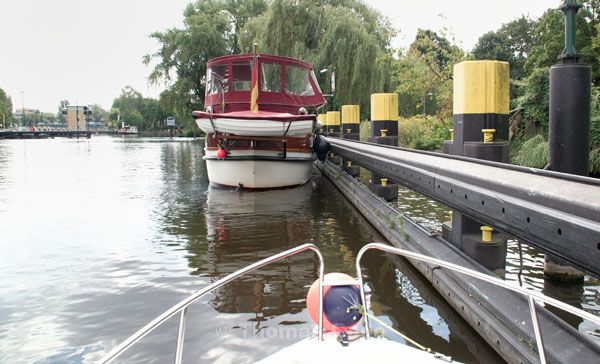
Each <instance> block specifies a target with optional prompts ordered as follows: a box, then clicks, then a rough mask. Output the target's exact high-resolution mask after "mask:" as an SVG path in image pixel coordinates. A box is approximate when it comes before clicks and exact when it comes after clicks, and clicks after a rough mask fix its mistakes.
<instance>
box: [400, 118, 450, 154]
mask: <svg viewBox="0 0 600 364" xmlns="http://www.w3.org/2000/svg"><path fill="white" fill-rule="evenodd" d="M450 128H452V122H450V121H447V122H445V123H444V122H442V121H440V120H439V119H437V118H436V117H434V116H413V117H411V118H401V119H400V124H399V128H398V134H399V137H398V144H399V145H400V146H401V147H406V148H412V149H420V150H441V149H442V144H443V142H444V140H449V139H450Z"/></svg>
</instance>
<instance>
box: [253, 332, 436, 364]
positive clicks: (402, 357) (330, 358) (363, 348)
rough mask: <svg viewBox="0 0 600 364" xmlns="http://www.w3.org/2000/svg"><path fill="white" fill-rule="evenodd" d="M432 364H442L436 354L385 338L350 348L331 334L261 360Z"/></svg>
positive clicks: (267, 363)
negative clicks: (323, 338)
mask: <svg viewBox="0 0 600 364" xmlns="http://www.w3.org/2000/svg"><path fill="white" fill-rule="evenodd" d="M324 362H335V363H359V364H365V363H372V362H377V363H387V362H399V363H401V362H404V363H431V364H440V363H444V362H447V361H444V360H441V359H440V358H438V357H436V356H435V355H434V354H432V353H428V352H425V351H421V350H418V349H415V348H412V347H410V346H408V345H404V344H401V343H398V342H395V341H391V340H388V339H383V338H371V339H368V340H367V339H365V338H360V339H358V340H356V341H353V342H351V343H350V345H348V346H347V347H343V346H342V345H341V344H340V343H338V341H337V340H336V335H335V334H328V335H326V336H325V340H324V341H319V340H318V339H316V338H307V339H304V340H302V341H299V342H297V343H295V344H292V345H290V346H288V347H286V348H283V349H282V350H280V351H278V352H276V353H275V354H272V355H270V356H268V357H266V358H264V359H262V360H260V361H258V363H261V364H272V363H277V364H279V363H297V364H300V363H306V364H312V363H324Z"/></svg>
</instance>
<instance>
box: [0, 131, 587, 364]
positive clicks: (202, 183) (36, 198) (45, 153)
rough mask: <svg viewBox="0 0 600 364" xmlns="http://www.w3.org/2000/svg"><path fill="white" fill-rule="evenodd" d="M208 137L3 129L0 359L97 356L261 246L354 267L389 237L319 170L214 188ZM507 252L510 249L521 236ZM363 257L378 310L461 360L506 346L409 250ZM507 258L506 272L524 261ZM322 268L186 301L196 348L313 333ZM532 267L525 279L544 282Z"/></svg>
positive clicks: (161, 340)
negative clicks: (415, 264) (370, 245)
mask: <svg viewBox="0 0 600 364" xmlns="http://www.w3.org/2000/svg"><path fill="white" fill-rule="evenodd" d="M202 146H203V141H201V140H183V139H180V140H177V139H176V140H169V139H121V138H110V137H95V138H93V139H91V140H69V139H62V140H61V139H56V140H0V233H1V235H0V282H2V283H1V284H0V362H2V363H88V362H94V360H97V359H98V358H99V357H101V356H102V354H104V353H106V352H107V351H108V350H110V349H111V348H113V347H114V346H115V345H117V344H118V343H120V342H121V341H122V340H124V339H125V338H126V337H128V336H129V335H130V334H132V333H133V332H135V331H136V330H137V329H139V328H140V327H142V326H143V325H145V324H146V323H147V322H149V321H150V320H151V319H153V318H154V317H156V316H157V315H158V314H160V313H162V312H163V311H165V310H166V309H168V308H169V307H170V306H172V305H173V304H175V303H177V302H178V301H180V300H181V299H183V298H184V297H186V296H187V295H189V294H191V293H192V292H194V291H196V290H198V289H200V288H202V287H204V286H205V285H207V284H209V283H211V282H213V281H215V280H217V279H218V278H220V277H223V276H225V275H226V274H228V273H231V272H233V271H235V270H237V269H239V268H242V267H244V266H246V265H248V264H250V263H253V262H255V261H256V260H258V259H262V258H264V257H267V256H269V255H272V254H275V253H277V252H280V251H282V250H284V249H288V248H290V247H293V246H296V245H299V244H301V243H305V242H314V243H315V244H317V245H318V246H319V247H320V248H321V249H322V251H323V253H324V255H325V261H326V270H327V271H330V272H332V271H339V272H345V273H349V274H352V273H353V272H352V267H353V264H354V259H355V256H356V254H357V252H358V250H359V249H360V248H361V247H362V246H363V245H364V243H366V242H370V241H381V237H380V236H379V234H378V233H377V232H376V231H375V230H374V229H373V228H372V227H371V226H370V225H369V224H368V223H367V222H366V221H365V220H364V219H363V218H362V216H361V215H359V214H358V213H357V212H355V211H354V209H353V208H352V206H351V205H350V204H349V203H348V202H347V201H346V200H345V199H344V198H343V197H342V196H341V194H340V193H339V192H337V191H336V190H335V188H334V187H333V186H332V185H331V184H330V183H329V182H328V181H327V180H326V179H325V178H323V177H322V176H321V175H319V174H318V172H316V171H315V173H314V178H313V180H312V182H311V183H309V184H307V185H305V186H303V187H300V188H296V189H292V190H285V191H273V192H261V193H239V192H235V191H223V190H217V189H212V188H209V187H208V180H207V177H206V171H205V164H204V163H203V161H202ZM407 193H408V192H407ZM410 199H414V200H415V201H416V202H414V203H413V204H412V205H411V204H410V203H409V202H407V204H408V206H413V208H412V210H419V209H420V207H419V206H421V205H423V206H425V208H423V209H422V211H421V212H419V211H413V212H415V213H418V215H421V216H423V217H422V218H423V219H425V220H427V221H429V223H431V224H432V226H433V227H435V226H436V222H435V221H438V220H439V218H436V216H433V215H435V214H443V213H444V212H443V211H442V210H441V209H440V208H439V207H435V206H434V207H432V208H426V205H427V204H428V202H424V200H423V199H422V198H420V197H419V196H417V195H407V196H406V199H405V200H404V199H403V200H401V203H403V202H402V201H410ZM409 210H410V209H409ZM430 214H433V215H432V216H428V215H430ZM436 219H437V220H436ZM513 245H514V244H513ZM509 254H511V257H509V260H511V261H514V255H515V253H514V249H513V248H511V253H509ZM525 254H526V257H527V259H528V261H527V264H526V268H525V269H529V270H531V271H532V272H538V271H539V269H537V270H536V269H534V268H535V267H536V266H538V265H539V264H540V260H539V258H538V257H537V256H536V255H535V254H537V253H535V252H533V253H531V252H525ZM365 262H366V264H365V266H366V270H365V273H366V275H367V284H368V285H369V288H370V290H371V292H372V294H371V301H372V309H373V311H374V313H375V314H376V315H378V316H379V317H380V318H381V319H382V320H384V321H386V322H388V323H390V324H392V325H393V326H394V327H395V328H397V329H399V330H400V331H402V332H404V333H406V334H408V335H409V336H411V337H412V338H413V339H415V340H416V341H418V342H420V343H422V344H424V345H426V346H428V347H431V348H432V349H433V350H435V351H440V352H443V353H445V354H447V355H450V356H452V357H453V358H454V359H455V360H459V361H464V362H496V361H499V360H500V359H499V358H498V357H497V356H496V355H495V354H494V353H493V351H492V350H491V349H490V348H489V347H488V346H487V345H486V344H485V343H484V342H483V340H481V339H480V338H479V337H478V336H477V334H476V333H475V332H474V331H473V330H472V329H471V328H470V327H469V326H468V325H467V324H466V323H465V322H464V321H462V320H461V319H460V318H459V317H457V315H456V314H454V312H453V311H452V309H451V308H450V307H449V306H448V305H447V304H446V303H445V302H444V300H443V298H442V297H441V296H439V295H438V294H437V293H436V292H435V290H433V289H432V287H431V286H430V285H429V283H428V282H427V281H426V280H425V279H423V278H422V277H421V276H420V275H419V274H418V272H416V271H415V270H414V269H413V268H412V267H411V266H410V265H408V264H406V262H404V261H403V260H401V259H389V258H386V257H384V256H381V255H378V254H377V253H372V254H369V255H368V256H367V259H366V261H365ZM511 264H512V265H511V267H509V268H508V269H507V271H508V272H507V276H511V275H512V276H515V277H516V276H517V273H518V269H519V267H518V263H517V266H516V269H517V270H515V265H514V262H513V263H511ZM532 267H533V268H532ZM317 269H318V268H317V264H316V262H315V260H314V258H313V257H312V256H311V255H310V254H305V255H300V256H297V257H294V258H291V259H290V260H288V261H285V262H282V263H280V264H276V265H272V266H269V267H266V268H265V269H263V270H261V271H259V272H258V273H256V274H252V275H249V276H247V277H244V278H243V279H240V280H237V281H235V282H233V283H231V284H229V285H227V286H225V287H223V288H221V289H219V290H218V291H216V292H214V293H212V294H208V295H206V296H204V297H203V298H202V299H201V300H199V301H198V302H197V303H196V304H194V305H192V306H191V308H190V311H189V314H188V321H187V331H186V346H185V349H184V354H185V358H184V359H185V361H186V362H205V361H213V362H223V363H228V362H236V363H237V362H251V361H254V360H257V359H261V358H263V357H264V356H266V355H268V354H270V353H273V352H275V351H277V350H279V349H281V348H283V347H284V346H287V345H289V344H290V343H293V342H295V341H298V340H300V339H301V338H303V337H305V336H306V335H308V333H309V332H310V331H311V329H312V327H313V325H312V323H311V321H310V318H309V316H308V313H307V311H306V309H305V297H306V290H307V287H308V285H310V283H312V282H313V281H314V280H315V279H316V277H317ZM535 274H537V273H533V274H530V275H528V276H527V277H526V278H524V279H525V282H526V283H527V284H530V285H533V286H536V287H538V288H539V289H544V287H543V283H542V285H541V286H540V279H541V278H539V277H536V276H535ZM528 277H529V278H528ZM542 281H543V280H542ZM590 282H591V281H589V280H588V282H587V283H586V286H585V289H584V288H581V291H582V292H584V293H583V294H582V292H578V294H579V296H577V297H578V299H580V298H581V297H582V296H583V297H585V298H584V299H583V304H584V305H586V308H588V309H591V310H597V309H598V289H597V286H598V283H597V282H595V283H594V282H592V283H590ZM594 287H595V288H594ZM176 330H177V320H176V318H174V319H171V320H170V321H169V322H168V323H167V324H165V325H163V326H162V327H160V328H159V329H157V330H156V331H155V332H154V333H152V334H150V335H148V336H147V337H146V338H144V339H143V340H142V341H140V343H139V344H137V345H136V346H134V347H133V348H132V349H131V350H130V351H129V352H127V356H124V357H123V358H124V361H126V362H132V363H164V362H169V361H170V360H172V358H173V355H174V348H175V336H176ZM394 339H396V340H398V341H402V339H401V338H394Z"/></svg>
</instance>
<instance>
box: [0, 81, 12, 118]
mask: <svg viewBox="0 0 600 364" xmlns="http://www.w3.org/2000/svg"><path fill="white" fill-rule="evenodd" d="M12 108H13V104H12V99H11V98H10V96H8V95H7V94H6V92H4V90H3V89H2V88H0V123H1V122H2V118H4V122H5V123H6V125H4V126H5V127H7V126H10V125H11V123H12V118H13V117H12Z"/></svg>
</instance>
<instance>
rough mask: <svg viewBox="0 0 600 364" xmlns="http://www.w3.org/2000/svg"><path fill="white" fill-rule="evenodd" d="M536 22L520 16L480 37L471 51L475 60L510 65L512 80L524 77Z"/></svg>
mask: <svg viewBox="0 0 600 364" xmlns="http://www.w3.org/2000/svg"><path fill="white" fill-rule="evenodd" d="M535 26H536V22H535V21H533V20H531V19H529V18H527V17H525V16H522V17H520V18H518V19H515V20H513V21H511V22H508V23H506V24H503V25H502V26H501V27H500V29H498V30H497V31H492V32H488V33H485V34H484V35H482V36H481V37H480V38H479V40H478V41H477V44H476V45H475V47H474V49H473V56H474V57H475V59H495V60H499V61H506V62H508V63H509V64H510V74H511V78H512V79H517V80H520V79H522V78H523V77H525V76H526V73H525V63H526V62H527V56H528V54H529V52H530V51H531V47H532V46H533V32H534V28H535Z"/></svg>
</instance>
